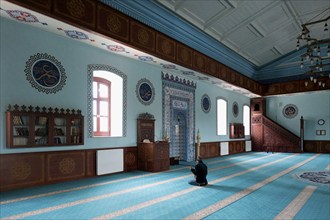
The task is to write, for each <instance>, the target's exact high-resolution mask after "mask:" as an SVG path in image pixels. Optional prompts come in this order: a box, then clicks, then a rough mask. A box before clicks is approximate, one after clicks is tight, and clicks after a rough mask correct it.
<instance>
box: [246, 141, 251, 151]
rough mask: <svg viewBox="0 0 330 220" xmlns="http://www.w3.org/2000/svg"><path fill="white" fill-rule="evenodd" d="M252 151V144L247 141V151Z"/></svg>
mask: <svg viewBox="0 0 330 220" xmlns="http://www.w3.org/2000/svg"><path fill="white" fill-rule="evenodd" d="M251 149H252V142H251V141H245V151H251Z"/></svg>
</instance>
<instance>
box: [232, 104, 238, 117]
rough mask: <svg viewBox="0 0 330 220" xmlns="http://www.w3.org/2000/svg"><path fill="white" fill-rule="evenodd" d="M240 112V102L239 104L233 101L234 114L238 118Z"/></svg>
mask: <svg viewBox="0 0 330 220" xmlns="http://www.w3.org/2000/svg"><path fill="white" fill-rule="evenodd" d="M238 113H239V109H238V104H237V102H234V103H233V115H234V117H235V118H237V116H238Z"/></svg>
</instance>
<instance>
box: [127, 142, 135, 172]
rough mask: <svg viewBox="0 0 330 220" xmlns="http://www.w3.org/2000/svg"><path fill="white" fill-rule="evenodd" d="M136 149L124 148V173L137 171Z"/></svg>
mask: <svg viewBox="0 0 330 220" xmlns="http://www.w3.org/2000/svg"><path fill="white" fill-rule="evenodd" d="M137 164H138V149H137V147H125V148H124V171H125V172H127V171H132V170H137V167H138V165H137Z"/></svg>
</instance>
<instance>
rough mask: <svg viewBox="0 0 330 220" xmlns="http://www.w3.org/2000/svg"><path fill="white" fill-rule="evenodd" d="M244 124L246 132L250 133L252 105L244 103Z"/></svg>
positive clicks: (246, 133)
mask: <svg viewBox="0 0 330 220" xmlns="http://www.w3.org/2000/svg"><path fill="white" fill-rule="evenodd" d="M243 125H244V134H245V135H250V107H249V106H247V105H243Z"/></svg>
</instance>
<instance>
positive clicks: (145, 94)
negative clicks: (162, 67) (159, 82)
mask: <svg viewBox="0 0 330 220" xmlns="http://www.w3.org/2000/svg"><path fill="white" fill-rule="evenodd" d="M135 92H136V96H137V98H138V100H139V101H140V102H141V103H142V104H144V105H150V104H151V103H152V102H153V101H154V99H155V88H154V86H153V85H152V83H151V82H150V81H149V80H148V79H146V78H143V79H140V80H139V81H138V83H137V84H136V90H135Z"/></svg>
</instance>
